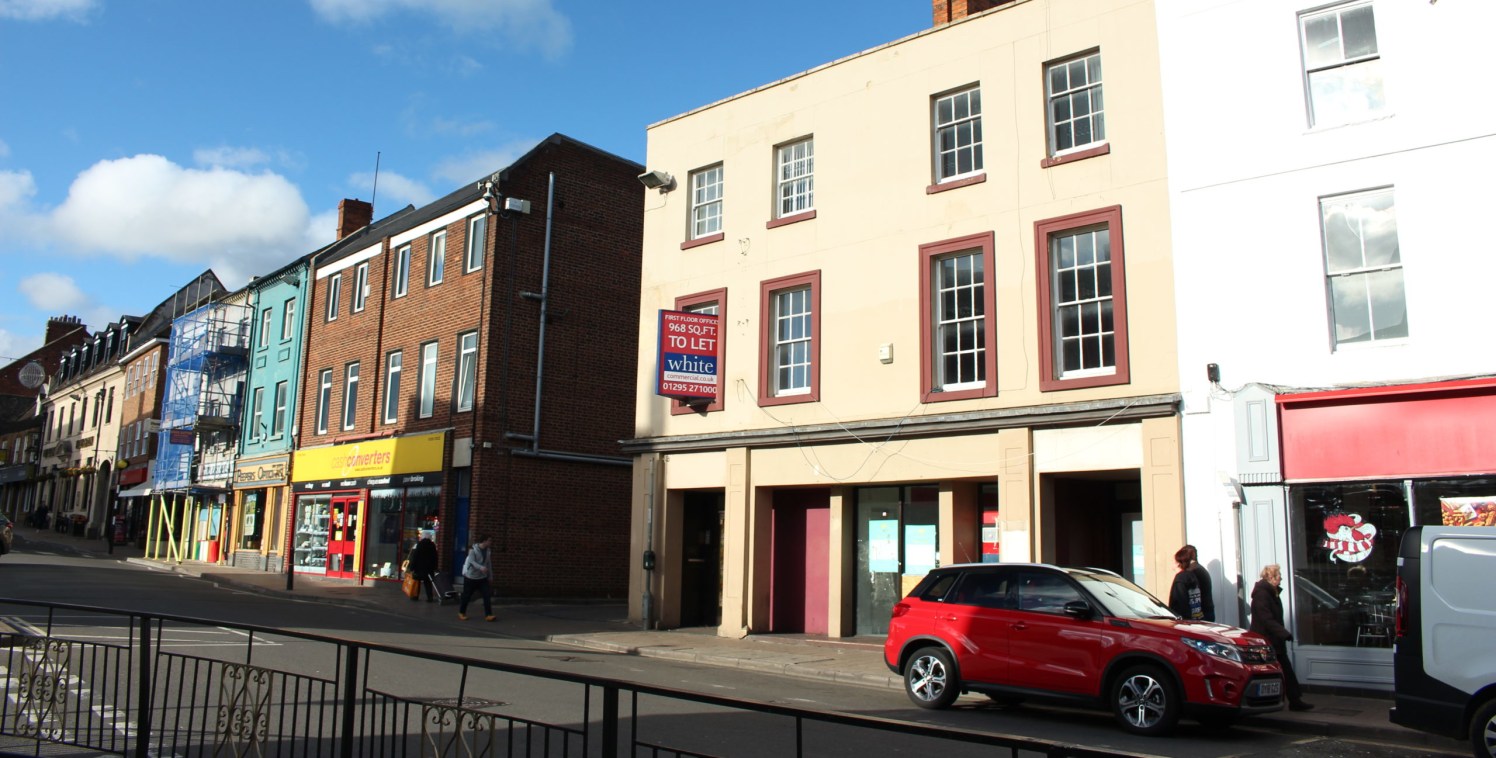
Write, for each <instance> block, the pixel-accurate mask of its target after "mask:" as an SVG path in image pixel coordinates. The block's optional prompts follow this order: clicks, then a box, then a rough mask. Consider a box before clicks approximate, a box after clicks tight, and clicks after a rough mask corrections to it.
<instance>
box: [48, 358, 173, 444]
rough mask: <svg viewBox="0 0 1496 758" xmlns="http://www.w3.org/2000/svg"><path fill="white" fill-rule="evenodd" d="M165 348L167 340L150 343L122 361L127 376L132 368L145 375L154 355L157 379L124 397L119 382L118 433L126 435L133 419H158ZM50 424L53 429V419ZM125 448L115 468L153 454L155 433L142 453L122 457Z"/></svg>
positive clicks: (163, 386) (122, 386) (163, 376)
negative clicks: (148, 385)
mask: <svg viewBox="0 0 1496 758" xmlns="http://www.w3.org/2000/svg"><path fill="white" fill-rule="evenodd" d="M166 347H167V343H166V341H165V340H163V341H162V342H161V343H160V344H158V345H153V346H151V348H150V349H148V350H142V351H141V352H140V354H139V355H137V356H135V357H134V358H132V359H130V360H129V361H128V362H127V363H125V364H124V366H123V368H124V372H125V373H124V375H125V376H126V377H129V375H130V370H131V369H132V368H133V369H135V370H136V371H137V372H144V373H145V374H146V375H149V374H150V367H151V356H156V378H155V382H154V384H153V386H150V387H146V386H145V385H144V382H143V381H141V382H140V383H139V386H140V391H139V392H136V393H135V394H134V395H131V396H130V397H125V385H124V384H121V385H120V388H119V393H118V397H117V398H116V402H117V403H118V408H119V414H120V415H119V420H120V432H119V433H120V434H121V435H123V434H125V432H126V430H127V428H128V427H129V426H130V425H131V424H133V423H135V422H136V421H139V420H141V419H153V418H154V419H159V418H161V399H162V398H163V397H164V396H165V392H166ZM53 425H54V428H55V426H56V422H55V421H54V422H53ZM131 438H132V439H133V434H132V436H131ZM124 449H125V448H124V445H123V444H121V445H120V447H119V450H120V451H121V454H122V455H121V457H120V459H119V461H120V465H119V466H118V468H124V467H125V466H129V465H132V464H136V463H144V462H146V461H148V460H150V459H152V458H154V457H156V437H155V435H154V434H153V435H151V437H150V442H149V443H148V444H147V445H146V453H145V454H144V455H137V456H133V457H130V458H125V457H123V451H124Z"/></svg>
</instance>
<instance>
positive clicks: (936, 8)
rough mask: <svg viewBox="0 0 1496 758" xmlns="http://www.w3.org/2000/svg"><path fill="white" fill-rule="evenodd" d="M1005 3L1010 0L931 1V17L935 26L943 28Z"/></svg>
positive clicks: (1010, 0)
mask: <svg viewBox="0 0 1496 758" xmlns="http://www.w3.org/2000/svg"><path fill="white" fill-rule="evenodd" d="M1007 2H1012V0H931V6H932V8H931V12H932V13H931V15H932V16H933V18H934V22H935V23H934V25H935V26H944V25H945V24H949V23H950V22H952V21H960V20H961V19H963V18H966V17H967V16H974V15H976V14H978V13H981V12H982V11H985V10H989V9H991V8H996V7H997V6H999V5H1002V4H1003V3H1007Z"/></svg>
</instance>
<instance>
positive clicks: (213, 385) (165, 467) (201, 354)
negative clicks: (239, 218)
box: [156, 303, 249, 490]
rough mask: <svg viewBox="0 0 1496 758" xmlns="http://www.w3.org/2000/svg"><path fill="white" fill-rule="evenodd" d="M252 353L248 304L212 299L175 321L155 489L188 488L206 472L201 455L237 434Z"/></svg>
mask: <svg viewBox="0 0 1496 758" xmlns="http://www.w3.org/2000/svg"><path fill="white" fill-rule="evenodd" d="M248 354H249V308H248V307H247V306H245V305H242V304H237V303H210V304H208V305H205V306H203V307H201V308H198V309H197V310H194V311H192V312H190V313H186V314H184V315H182V316H178V317H177V318H176V320H175V321H173V322H172V327H171V346H170V348H169V350H168V352H167V360H166V397H165V399H164V400H163V404H162V408H161V431H160V439H159V440H158V443H159V444H158V446H157V448H156V449H157V457H156V489H157V490H184V489H188V488H189V487H191V486H193V485H194V484H195V483H197V482H198V481H199V480H200V479H201V476H200V474H202V473H203V472H202V471H200V470H199V467H200V465H201V461H202V454H203V453H205V452H207V451H208V450H210V449H214V448H221V447H223V446H225V445H233V444H235V441H236V440H237V438H238V426H239V416H240V410H241V408H240V405H241V395H242V393H243V389H244V377H245V372H246V361H247V356H248Z"/></svg>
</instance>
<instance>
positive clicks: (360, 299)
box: [353, 261, 369, 313]
mask: <svg viewBox="0 0 1496 758" xmlns="http://www.w3.org/2000/svg"><path fill="white" fill-rule="evenodd" d="M368 302H369V262H368V261H364V262H363V263H360V264H358V267H357V268H355V269H354V270H353V312H354V313H362V312H363V310H364V306H365V305H367V304H368Z"/></svg>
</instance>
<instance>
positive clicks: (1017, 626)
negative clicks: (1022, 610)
mask: <svg viewBox="0 0 1496 758" xmlns="http://www.w3.org/2000/svg"><path fill="white" fill-rule="evenodd" d="M1027 628H1028V624H1025V623H1023V622H1022V621H1014V622H1013V631H1015V632H1021V631H1023V630H1025V629H1027Z"/></svg>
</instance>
